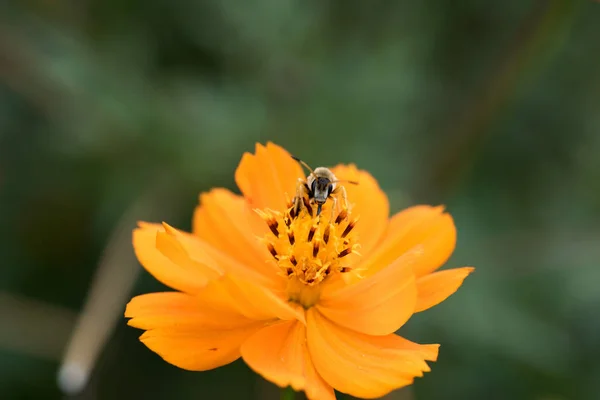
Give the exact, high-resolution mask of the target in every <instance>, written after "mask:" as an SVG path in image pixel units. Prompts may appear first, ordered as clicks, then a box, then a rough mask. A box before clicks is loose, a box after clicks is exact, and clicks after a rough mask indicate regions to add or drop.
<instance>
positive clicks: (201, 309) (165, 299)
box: [125, 292, 254, 330]
mask: <svg viewBox="0 0 600 400" xmlns="http://www.w3.org/2000/svg"><path fill="white" fill-rule="evenodd" d="M125 317H127V318H131V319H130V320H129V321H128V325H131V326H133V327H136V328H140V329H146V330H148V329H157V328H176V327H190V326H203V327H206V328H210V329H234V328H240V327H243V326H246V325H250V324H252V323H253V322H254V321H252V320H250V319H248V318H246V317H244V316H243V315H241V314H240V313H238V312H236V311H235V310H234V309H229V310H224V309H216V308H213V307H212V305H211V304H207V303H205V302H202V301H200V300H199V299H198V298H197V297H195V296H191V295H189V294H185V293H180V292H163V293H149V294H144V295H141V296H137V297H134V298H133V299H132V300H131V301H130V302H129V304H127V308H126V309H125Z"/></svg>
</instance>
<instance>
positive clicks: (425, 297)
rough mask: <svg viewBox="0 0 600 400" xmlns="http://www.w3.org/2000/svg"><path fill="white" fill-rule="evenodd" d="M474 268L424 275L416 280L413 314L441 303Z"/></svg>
mask: <svg viewBox="0 0 600 400" xmlns="http://www.w3.org/2000/svg"><path fill="white" fill-rule="evenodd" d="M474 270H475V268H473V267H464V268H455V269H447V270H444V271H439V272H434V273H433V274H428V275H425V276H423V277H421V278H419V279H418V280H417V290H418V298H417V306H416V310H415V312H419V311H424V310H427V309H428V308H431V307H433V306H435V305H437V304H439V303H441V302H442V301H444V300H446V299H447V298H448V297H450V295H452V294H453V293H454V292H456V291H457V290H458V288H459V287H460V285H462V283H463V281H464V280H465V278H466V277H467V275H469V274H470V273H471V272H473V271H474Z"/></svg>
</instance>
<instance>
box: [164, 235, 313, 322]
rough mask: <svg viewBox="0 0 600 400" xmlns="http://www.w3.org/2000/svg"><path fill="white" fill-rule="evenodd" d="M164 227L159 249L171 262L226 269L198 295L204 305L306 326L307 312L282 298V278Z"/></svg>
mask: <svg viewBox="0 0 600 400" xmlns="http://www.w3.org/2000/svg"><path fill="white" fill-rule="evenodd" d="M164 226H165V230H166V231H165V232H162V233H159V235H160V236H159V237H158V239H157V246H158V248H159V250H161V251H162V252H163V254H165V255H168V256H169V259H171V260H172V261H175V262H177V264H178V265H187V266H189V268H192V267H193V266H195V265H196V264H198V263H199V260H198V258H200V257H202V260H204V261H207V260H209V261H211V262H212V263H214V264H215V265H218V266H219V267H221V268H222V269H223V271H224V274H225V275H224V276H221V277H216V278H214V279H212V280H211V281H210V282H209V283H207V284H206V285H205V287H204V288H203V289H202V290H200V291H197V292H195V294H196V296H199V297H201V298H202V299H203V301H205V302H210V301H214V300H211V299H218V300H217V301H218V302H219V303H220V307H226V306H228V307H233V308H235V309H237V310H238V311H239V312H240V313H242V314H243V315H245V316H246V317H248V318H250V319H254V320H270V319H273V318H279V319H283V320H291V319H297V320H299V321H302V322H303V323H304V322H305V319H304V310H303V309H302V308H301V307H299V306H297V305H295V304H290V303H289V302H288V301H287V299H284V298H283V295H282V293H283V289H284V288H285V281H284V280H283V279H282V278H281V277H279V276H272V277H265V276H264V275H261V274H259V273H258V272H256V271H255V270H254V269H252V267H251V266H248V265H245V264H242V263H240V262H238V261H237V260H236V259H234V258H232V257H231V256H229V255H228V254H225V253H223V252H221V251H219V250H218V249H215V248H214V247H212V246H210V245H208V244H206V243H204V242H203V241H202V240H201V239H199V238H194V239H193V240H192V243H188V240H189V238H188V237H187V236H186V235H184V234H183V233H181V232H179V231H177V230H176V229H174V228H172V227H170V226H169V225H167V224H164ZM159 239H160V240H159ZM207 262H208V261H207ZM278 293H280V294H278Z"/></svg>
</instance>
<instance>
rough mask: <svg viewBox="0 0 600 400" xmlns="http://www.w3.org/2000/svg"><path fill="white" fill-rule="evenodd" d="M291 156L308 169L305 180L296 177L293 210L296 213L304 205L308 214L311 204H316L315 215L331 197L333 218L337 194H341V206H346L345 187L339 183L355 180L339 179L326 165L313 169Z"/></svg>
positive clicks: (319, 212)
mask: <svg viewBox="0 0 600 400" xmlns="http://www.w3.org/2000/svg"><path fill="white" fill-rule="evenodd" d="M292 158H293V159H294V160H296V161H298V162H299V163H300V164H302V165H303V166H304V167H305V168H306V169H308V170H309V171H310V175H308V178H306V180H304V179H302V178H298V183H297V185H296V196H295V197H294V200H293V203H294V210H295V213H296V214H298V213H299V212H300V209H301V208H302V206H305V207H306V209H307V211H308V212H309V214H312V205H313V204H316V205H317V216H319V215H320V214H321V209H322V207H323V204H325V202H326V201H327V199H330V198H331V199H333V207H332V208H331V216H332V219H333V215H334V212H335V211H336V210H338V211H339V209H338V207H337V201H338V200H337V197H336V195H337V194H340V195H341V196H342V201H343V202H344V204H343V205H342V207H343V208H348V195H347V194H346V188H344V186H342V185H338V184H339V183H351V184H353V185H358V182H356V181H349V180H346V181H341V180H338V179H337V178H336V176H335V175H334V173H333V172H331V170H330V169H329V168H326V167H317V168H315V169H314V170H313V169H312V168H311V167H310V166H309V165H308V164H307V163H305V162H304V161H302V160H301V159H299V158H298V157H294V156H292Z"/></svg>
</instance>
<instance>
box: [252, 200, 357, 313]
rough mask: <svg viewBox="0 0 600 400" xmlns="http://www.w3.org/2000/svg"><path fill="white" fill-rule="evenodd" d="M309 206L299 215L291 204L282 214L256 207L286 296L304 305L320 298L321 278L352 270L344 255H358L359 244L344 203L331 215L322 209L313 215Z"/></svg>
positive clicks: (354, 222) (354, 220)
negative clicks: (284, 285) (286, 282)
mask: <svg viewBox="0 0 600 400" xmlns="http://www.w3.org/2000/svg"><path fill="white" fill-rule="evenodd" d="M305 203H308V201H306V202H305ZM312 208H313V207H311V208H308V207H303V208H302V209H301V210H300V212H299V213H298V215H296V214H295V210H294V207H293V206H292V205H291V203H290V206H289V208H288V209H287V210H286V211H285V212H284V213H280V212H277V211H273V210H256V212H257V214H258V215H260V217H261V218H262V219H263V220H264V221H265V222H266V223H267V226H268V227H269V230H270V231H269V233H268V234H267V235H266V236H265V238H264V239H263V242H264V243H265V244H266V246H267V249H268V250H269V252H270V253H271V254H272V255H273V258H274V260H275V263H276V264H277V265H278V267H279V268H280V271H281V274H282V276H285V277H286V278H287V279H288V286H287V293H288V298H289V300H290V301H293V302H296V303H299V304H301V305H302V306H303V307H305V308H309V307H311V306H312V305H314V304H315V303H316V302H317V301H318V300H319V297H320V292H321V288H320V284H321V283H322V282H323V281H325V280H326V279H329V278H330V277H331V276H334V275H336V274H344V273H347V272H350V271H352V266H351V265H350V264H349V259H350V257H347V256H348V255H350V254H358V252H357V249H358V247H359V245H358V243H357V242H356V239H357V238H356V235H355V230H354V227H355V225H356V222H357V219H356V218H351V213H350V210H348V209H347V208H345V207H344V206H343V207H342V209H341V210H340V212H339V213H338V214H337V215H334V214H333V213H332V212H331V209H328V210H325V209H324V210H323V211H322V213H321V215H320V216H318V217H315V216H313V215H312V214H313V213H312V212H311V211H314V210H312ZM326 215H331V218H327V217H325V216H326Z"/></svg>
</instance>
